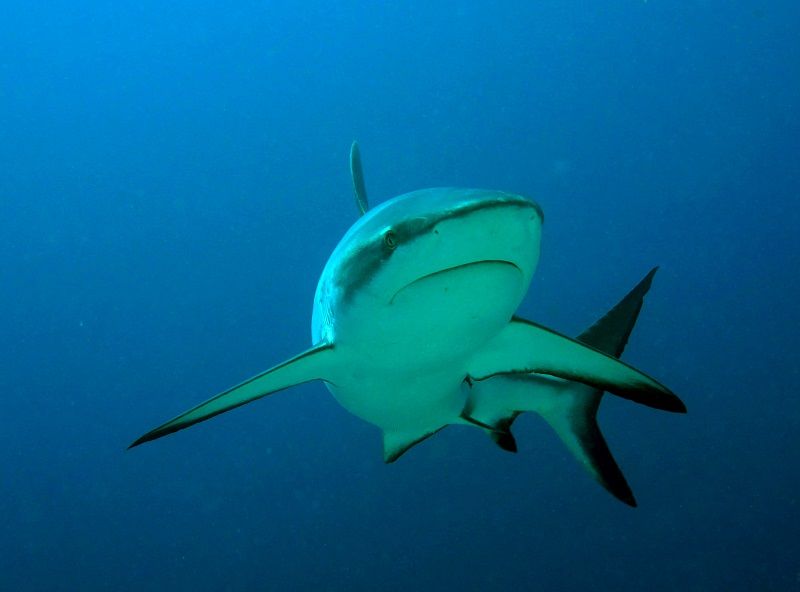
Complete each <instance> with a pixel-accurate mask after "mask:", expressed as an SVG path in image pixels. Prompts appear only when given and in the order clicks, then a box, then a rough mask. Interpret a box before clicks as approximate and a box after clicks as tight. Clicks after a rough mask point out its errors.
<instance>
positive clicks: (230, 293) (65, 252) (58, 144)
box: [0, 0, 800, 591]
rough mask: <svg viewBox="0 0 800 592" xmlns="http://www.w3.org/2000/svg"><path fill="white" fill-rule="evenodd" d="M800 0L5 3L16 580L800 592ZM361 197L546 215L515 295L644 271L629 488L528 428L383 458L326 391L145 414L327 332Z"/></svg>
mask: <svg viewBox="0 0 800 592" xmlns="http://www.w3.org/2000/svg"><path fill="white" fill-rule="evenodd" d="M799 28H800V4H798V3H797V2H794V1H778V2H763V1H760V2H756V1H743V2H723V1H721V0H720V1H713V0H710V1H697V0H687V1H684V2H666V1H663V0H649V1H640V0H635V1H634V0H630V1H610V2H598V3H590V2H579V1H576V0H565V1H564V0H562V1H542V2H523V1H520V0H516V1H513V2H512V1H509V2H503V1H500V2H488V1H471V2H463V3H449V2H399V1H394V2H355V1H347V2H328V1H321V0H306V1H305V2H302V3H300V2H288V1H274V2H267V1H260V2H245V1H242V2H238V1H237V2H187V1H185V0H181V1H178V2H170V3H165V2H154V1H152V0H145V1H141V2H136V3H130V2H101V1H99V0H92V1H86V2H81V1H78V2H64V1H61V0H59V1H57V2H48V3H24V2H17V1H14V0H12V1H7V2H4V3H3V5H2V7H0V278H2V283H1V284H0V286H1V287H0V309H1V310H2V313H1V316H0V318H1V319H2V324H1V325H0V328H1V329H2V331H0V343H2V355H0V408H1V409H2V418H1V421H2V428H0V479H2V492H0V590H85V591H92V590H166V589H171V590H231V591H238V590H447V589H458V590H527V589H538V590H555V589H558V590H644V589H647V590H653V591H666V590H681V591H685V590H691V591H695V590H798V589H800V537H799V536H798V535H800V497H799V496H800V444H799V443H798V429H799V428H800V392H799V390H798V382H799V381H800V370H799V368H800V357H799V356H798V354H797V350H798V330H799V329H800V313H799V312H798V300H799V299H800V280H798V270H799V269H800V239H798V236H799V235H800V213H799V212H798V208H799V207H800V43H798V40H797V39H798V33H797V31H798V29H799ZM353 139H358V140H359V142H360V144H361V150H362V156H363V161H364V167H365V175H366V181H367V187H368V191H369V194H370V199H371V202H372V203H373V204H376V203H379V202H381V201H383V200H385V199H388V198H390V197H392V196H394V195H397V194H400V193H404V192H406V191H410V190H414V189H418V188H423V187H429V186H437V185H454V186H468V187H486V188H496V189H505V190H509V191H514V192H518V193H522V194H525V195H528V196H530V197H532V198H534V199H536V200H537V201H538V202H539V203H540V204H541V206H542V207H543V209H544V212H545V218H546V220H545V227H544V237H543V244H542V249H543V250H542V258H541V263H540V266H539V269H538V272H537V274H536V277H535V278H534V281H533V285H532V287H531V290H530V292H529V294H528V297H527V299H526V301H525V303H524V304H523V306H522V308H521V309H520V314H522V315H523V316H526V317H528V318H533V319H535V320H537V321H539V322H542V323H544V324H546V325H548V326H551V327H553V328H556V329H558V330H560V331H563V332H566V333H569V334H573V335H574V334H577V333H579V332H580V331H582V330H583V329H584V328H586V327H587V326H588V325H590V324H591V323H593V322H594V321H595V320H596V319H597V318H598V317H599V316H601V315H602V314H603V313H605V311H606V310H607V309H608V308H610V307H611V306H612V305H613V304H614V303H616V302H617V300H618V299H619V298H621V297H622V296H623V295H624V294H625V293H626V292H627V291H628V290H629V289H630V288H632V287H633V286H634V284H635V283H636V282H637V281H638V280H639V279H640V278H641V277H642V276H643V275H644V274H645V273H646V272H647V271H648V270H649V269H650V268H651V267H652V266H654V265H660V266H661V269H660V271H659V273H658V274H657V276H656V279H655V282H654V284H653V288H652V290H651V292H650V294H649V296H648V298H647V300H646V302H645V306H644V309H643V311H642V315H641V317H640V320H639V323H638V325H637V327H636V329H635V330H634V333H633V337H632V339H631V342H630V344H629V346H628V349H627V350H626V352H625V359H626V360H627V361H628V362H630V363H632V364H634V365H636V366H637V367H640V368H642V369H643V370H645V371H646V372H648V373H651V374H652V375H654V376H656V377H657V378H658V379H660V380H662V381H663V382H664V383H665V384H667V385H669V386H670V388H672V389H673V390H674V391H675V392H676V393H678V394H679V395H680V396H681V397H682V399H683V400H684V401H685V402H686V404H687V406H688V408H689V413H688V415H685V416H682V415H673V414H669V413H662V412H658V411H654V410H652V409H649V408H646V407H642V406H639V405H634V404H632V403H630V402H628V401H624V400H619V399H617V398H616V397H610V396H608V397H605V398H604V403H603V405H602V408H601V411H600V418H599V419H600V424H601V428H602V429H603V431H604V433H605V434H606V437H607V439H608V441H609V446H610V447H611V450H612V452H613V453H614V455H615V457H616V458H617V460H618V462H619V463H620V465H621V467H622V469H623V472H624V473H625V475H626V476H627V478H628V481H629V482H630V484H631V487H632V488H633V490H634V493H635V494H636V497H637V499H638V501H639V506H640V507H639V508H638V509H635V510H634V509H631V508H629V507H627V506H625V505H623V504H621V503H619V502H618V501H617V500H615V499H614V498H613V497H611V496H610V495H608V493H606V492H605V491H604V490H603V489H602V488H601V487H599V486H598V485H597V484H596V483H595V482H593V481H592V480H591V479H590V478H589V477H587V475H586V474H585V473H584V472H583V470H582V469H581V467H580V466H578V464H577V463H576V462H575V461H574V460H573V459H572V457H571V456H570V455H569V453H568V451H567V450H566V448H565V447H564V446H563V445H562V444H561V443H560V442H559V441H558V439H557V438H556V436H555V435H554V433H552V432H551V430H550V429H549V428H548V427H547V425H546V424H544V422H542V421H541V420H540V419H539V418H537V417H535V416H533V415H530V416H527V415H526V416H523V417H522V418H520V419H519V420H518V422H517V424H516V426H515V434H516V438H517V441H518V443H519V446H520V450H519V453H518V454H516V455H511V454H506V453H504V452H503V451H501V450H500V449H498V448H497V447H495V446H494V445H492V443H491V442H490V440H489V439H488V438H487V437H486V436H485V435H483V434H481V433H480V432H479V431H477V430H475V429H471V428H466V427H450V428H448V429H446V430H444V431H443V432H441V433H439V434H438V435H436V436H435V437H434V438H431V439H430V440H428V441H426V442H424V443H423V444H420V445H419V446H417V447H416V448H414V449H413V450H412V451H410V452H409V453H408V454H407V455H406V456H404V457H403V458H402V459H401V460H400V461H398V462H397V463H396V464H394V465H384V463H383V461H382V453H381V442H380V436H379V432H378V430H377V429H376V428H374V427H372V426H370V425H368V424H366V423H364V422H362V421H360V420H359V419H357V418H355V417H353V416H351V415H349V414H348V413H347V412H345V411H344V410H343V409H342V408H340V407H339V406H338V405H337V404H336V403H335V401H334V400H333V399H332V397H331V396H330V395H329V394H328V392H327V390H326V389H325V388H324V386H323V385H322V384H320V383H311V384H307V385H303V386H299V387H296V388H293V389H290V390H287V391H285V392H282V393H280V394H277V395H275V396H273V397H269V398H266V399H264V400H262V401H259V402H257V403H254V404H252V405H249V406H247V407H246V408H242V409H240V410H236V411H234V412H231V413H229V414H226V415H224V416H221V417H219V418H216V419H214V420H213V421H210V422H208V423H205V424H202V425H199V426H196V427H194V428H192V429H190V430H187V431H184V432H181V433H179V434H176V435H173V436H170V437H168V438H165V439H163V440H159V441H157V442H154V443H151V444H148V445H145V446H142V447H140V448H136V449H135V450H131V451H126V447H127V445H128V444H130V442H131V441H133V440H134V439H135V438H136V437H138V436H140V435H141V434H142V433H144V432H145V431H147V430H149V429H150V428H152V427H154V426H156V425H158V424H160V423H161V422H163V421H164V420H166V419H169V418H171V417H172V416H174V415H175V414H177V413H179V412H181V411H183V410H185V409H187V408H188V407H191V406H193V405H194V404H196V403H199V402H200V401H203V400H205V399H206V398H208V397H209V396H211V395H213V394H215V393H216V392H219V391H220V390H222V389H224V388H227V387H228V386H230V385H232V384H235V383H237V382H239V381H241V380H242V379H244V378H246V377H248V376H251V375H253V374H255V373H257V372H260V371H262V370H264V369H265V368H267V367H269V366H271V365H273V364H275V363H277V362H279V361H282V360H283V359H285V358H287V357H289V356H291V355H294V354H295V353H297V352H299V351H301V350H303V349H305V348H306V347H308V346H309V345H310V311H311V302H312V297H313V293H314V289H315V286H316V282H317V279H318V276H319V273H320V272H321V270H322V267H323V265H324V263H325V261H326V258H327V256H328V254H329V253H330V251H331V250H332V249H333V247H334V246H335V245H336V243H337V242H338V240H339V238H340V237H341V236H342V234H343V233H344V232H345V231H346V229H347V228H348V227H349V226H350V224H352V223H353V222H354V221H355V220H356V218H357V209H356V206H355V202H354V199H353V194H352V188H351V184H350V178H349V170H348V164H347V154H348V149H349V146H350V142H351V141H352V140H353Z"/></svg>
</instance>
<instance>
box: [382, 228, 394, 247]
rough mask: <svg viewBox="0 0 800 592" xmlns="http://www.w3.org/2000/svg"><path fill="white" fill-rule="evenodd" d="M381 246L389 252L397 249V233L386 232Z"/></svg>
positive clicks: (392, 231)
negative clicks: (384, 246)
mask: <svg viewBox="0 0 800 592" xmlns="http://www.w3.org/2000/svg"><path fill="white" fill-rule="evenodd" d="M383 244H384V245H386V248H387V249H389V250H390V251H394V250H395V249H396V248H397V233H396V232H395V231H394V230H387V231H386V234H384V235H383Z"/></svg>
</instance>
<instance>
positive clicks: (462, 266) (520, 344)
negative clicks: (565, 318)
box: [130, 142, 686, 506]
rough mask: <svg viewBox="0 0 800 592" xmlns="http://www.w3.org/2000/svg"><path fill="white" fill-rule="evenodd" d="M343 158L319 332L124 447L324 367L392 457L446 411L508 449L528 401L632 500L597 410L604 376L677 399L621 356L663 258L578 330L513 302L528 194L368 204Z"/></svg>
mask: <svg viewBox="0 0 800 592" xmlns="http://www.w3.org/2000/svg"><path fill="white" fill-rule="evenodd" d="M350 172H351V178H352V183H353V191H354V194H355V198H356V205H357V207H358V210H359V212H360V214H361V216H360V217H359V218H358V219H357V220H356V222H355V223H354V224H353V225H352V226H351V228H350V229H349V230H348V231H347V232H346V233H345V235H344V237H343V238H342V239H341V240H340V242H339V243H338V245H337V246H336V247H335V248H334V250H333V252H332V253H331V255H330V257H329V259H328V261H327V263H326V264H325V266H324V268H323V271H322V274H321V276H320V278H319V282H318V284H317V289H316V293H315V295H314V301H313V311H312V315H311V336H312V346H311V347H310V348H309V349H307V350H306V351H303V352H301V353H299V354H297V355H295V356H294V357H291V358H289V359H287V360H286V361H284V362H282V363H279V364H277V365H276V366H273V367H272V368H270V369H268V370H266V371H264V372H262V373H260V374H258V375H256V376H254V377H252V378H250V379H248V380H245V381H244V382H242V383H240V384H238V385H236V386H234V387H232V388H230V389H228V390H226V391H224V392H222V393H219V394H217V395H216V396H214V397H212V398H211V399H208V400H207V401H205V402H203V403H201V404H199V405H197V406H195V407H193V408H191V409H189V410H187V411H185V412H183V413H181V414H180V415H178V416H176V417H174V418H173V419H171V420H169V421H167V422H165V423H163V424H161V425H159V426H158V427H156V428H154V429H152V430H150V431H148V432H147V433H145V434H144V435H142V436H141V437H140V438H138V439H137V440H136V441H134V442H133V443H132V444H131V446H130V448H133V447H136V446H139V445H141V444H143V443H145V442H149V441H152V440H156V439H158V438H161V437H163V436H166V435H168V434H172V433H174V432H177V431H179V430H183V429H185V428H188V427H190V426H193V425H195V424H197V423H200V422H203V421H206V420H208V419H210V418H212V417H215V416H217V415H220V414H222V413H225V412H227V411H230V410H232V409H234V408H237V407H240V406H242V405H245V404H247V403H251V402H253V401H255V400H257V399H261V398H263V397H266V396H267V395H271V394H273V393H276V392H278V391H282V390H284V389H287V388H289V387H292V386H295V385H299V384H303V383H307V382H310V381H323V383H324V384H325V385H326V387H327V388H328V390H329V391H330V392H331V394H332V395H333V397H334V398H335V399H336V401H337V402H338V403H339V404H340V405H341V406H342V407H344V408H345V409H346V410H347V411H349V412H350V413H352V414H354V415H356V416H357V417H360V418H361V419H363V420H365V421H367V422H369V423H370V424H373V425H374V426H377V427H378V428H379V429H380V430H381V432H382V434H383V457H384V461H385V462H387V463H391V462H394V461H396V460H397V459H398V458H400V456H402V455H403V454H404V453H405V452H407V451H408V450H409V449H410V448H412V447H413V446H415V445H416V444H419V443H420V442H422V441H423V440H426V439H427V438H429V437H430V436H432V435H433V434H435V433H437V432H438V431H440V430H441V429H443V428H445V427H447V426H449V425H467V426H472V427H475V428H477V429H479V430H481V431H483V432H485V433H486V434H488V435H489V436H490V438H491V439H492V440H493V441H494V442H495V443H496V444H497V445H498V446H499V447H500V448H501V449H503V450H506V451H509V452H516V451H517V444H516V440H515V438H514V436H513V435H512V432H511V426H512V424H513V422H514V421H515V419H516V418H517V417H518V416H519V415H520V414H521V413H525V412H533V413H536V414H538V415H539V416H541V417H542V418H543V419H544V420H545V421H546V422H547V423H548V424H549V425H550V426H551V427H552V428H553V429H554V430H555V432H556V434H557V435H558V436H559V438H560V439H561V440H562V441H563V442H564V443H565V445H566V446H567V448H568V449H569V451H570V452H571V453H572V454H573V455H574V456H575V458H576V459H577V460H578V461H579V462H580V464H581V465H582V466H583V467H584V468H585V469H586V471H587V472H588V473H589V474H590V475H591V476H592V477H593V478H594V479H595V480H596V481H598V482H599V483H600V484H601V485H602V486H603V487H605V489H606V490H608V491H609V492H610V493H611V494H612V495H614V496H615V497H616V498H618V499H619V500H620V501H622V502H624V503H626V504H628V505H631V506H635V505H636V500H635V498H634V496H633V493H632V491H631V489H630V487H629V485H628V484H627V482H626V480H625V477H624V476H623V474H622V472H621V470H620V469H619V466H618V465H617V463H616V461H615V460H614V458H613V456H612V455H611V453H610V451H609V449H608V446H607V444H606V442H605V439H604V437H603V435H602V433H601V432H600V430H599V427H598V425H597V421H596V415H597V410H598V408H599V405H600V401H601V398H602V396H603V395H604V393H606V392H607V393H611V394H613V395H616V396H618V397H621V398H623V399H628V400H630V401H633V402H636V403H639V404H642V405H645V406H648V407H651V408H655V409H659V410H663V411H669V412H675V413H685V412H686V407H685V405H684V403H683V402H682V401H681V399H680V398H679V397H678V396H677V395H676V394H675V393H673V392H672V391H671V390H670V389H669V388H667V387H666V386H664V385H663V384H662V383H660V382H658V381H657V380H656V379H654V378H652V377H651V376H649V375H647V374H645V373H644V372H642V371H641V370H639V369H637V368H634V367H633V366H631V365H629V364H627V363H625V362H623V361H621V360H620V359H619V357H620V355H621V354H622V352H623V350H624V348H625V345H626V344H627V341H628V339H629V336H630V334H631V331H632V329H633V326H634V324H635V323H636V320H637V318H638V315H639V312H640V310H641V308H642V303H643V299H644V296H645V295H646V294H647V292H648V290H649V288H650V285H651V282H652V279H653V276H654V274H655V271H656V270H655V269H653V270H652V271H651V272H650V273H648V274H647V276H645V278H644V279H643V280H642V281H641V282H640V283H639V284H637V286H636V287H634V289H633V290H631V292H629V293H628V294H627V295H626V296H625V297H624V298H623V299H622V300H621V301H620V302H619V303H618V304H617V305H616V306H615V307H613V308H612V309H611V310H610V311H609V312H608V313H607V314H606V315H604V316H603V317H602V318H601V319H599V320H598V321H597V322H596V323H595V324H594V325H592V326H591V327H590V328H589V329H587V330H586V331H585V332H584V333H582V334H581V335H580V336H578V338H577V339H573V338H570V337H568V336H566V335H563V334H561V333H559V332H557V331H555V330H553V329H550V328H547V327H545V326H543V325H540V324H538V323H535V322H533V321H530V320H527V319H524V318H522V317H520V316H518V315H517V309H518V308H519V306H520V304H521V302H522V299H523V297H524V296H525V295H526V293H527V291H528V288H529V285H530V283H531V279H532V277H533V275H534V272H535V271H536V267H537V265H538V261H539V254H540V243H541V231H542V224H543V221H544V215H543V212H542V209H541V207H540V206H539V205H538V204H537V203H536V202H535V201H533V200H531V199H529V198H527V197H523V196H521V195H517V194H515V193H509V192H505V191H497V190H485V189H465V188H452V187H438V188H431V189H423V190H417V191H412V192H410V193H405V194H403V195H399V196H397V197H394V198H391V199H389V200H387V201H385V202H383V203H382V204H380V205H379V206H377V207H375V208H370V207H369V202H368V199H367V193H366V185H365V182H364V174H363V170H362V159H361V155H360V150H359V147H358V144H357V143H356V142H354V143H353V144H352V146H351V150H350Z"/></svg>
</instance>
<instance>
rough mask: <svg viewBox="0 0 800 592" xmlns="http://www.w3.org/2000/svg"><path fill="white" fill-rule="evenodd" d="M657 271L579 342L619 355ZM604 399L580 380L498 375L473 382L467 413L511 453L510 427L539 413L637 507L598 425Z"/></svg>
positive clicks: (611, 486) (572, 449)
mask: <svg viewBox="0 0 800 592" xmlns="http://www.w3.org/2000/svg"><path fill="white" fill-rule="evenodd" d="M656 269H657V268H656ZM656 269H653V270H652V271H650V273H648V274H647V276H645V278H644V279H642V281H641V282H639V284H638V285H637V286H636V287H635V288H634V289H633V290H631V291H630V292H629V293H628V294H627V295H626V296H625V297H624V298H623V299H622V300H621V301H620V302H619V303H618V304H617V305H616V306H615V307H614V308H612V309H611V310H610V311H609V312H608V313H607V314H606V315H605V316H604V317H603V318H601V319H600V320H598V321H597V322H596V323H595V324H594V325H592V326H591V327H590V328H589V329H587V330H586V331H584V332H583V333H582V334H581V335H580V336H579V337H578V341H580V342H582V343H585V344H587V345H589V346H592V347H593V348H596V349H597V350H599V351H602V352H603V353H606V354H608V355H610V356H614V357H618V356H620V355H621V354H622V352H623V350H624V349H625V345H626V344H627V342H628V338H629V337H630V334H631V331H632V330H633V327H634V325H635V324H636V320H637V318H638V316H639V312H640V311H641V309H642V304H643V301H644V297H645V295H646V294H647V291H648V290H649V289H650V284H651V282H652V280H653V276H654V275H655V273H656ZM602 396H603V391H602V390H601V389H599V388H595V387H592V386H587V385H585V384H582V383H578V382H571V381H565V380H560V379H553V378H549V377H547V376H542V375H537V374H510V375H498V376H494V377H492V378H490V379H488V380H485V381H481V382H475V383H474V384H473V387H472V391H471V395H470V401H469V403H468V407H467V409H465V412H467V413H468V414H469V416H470V418H473V419H475V420H476V421H477V422H480V423H484V424H487V425H488V426H491V428H492V431H490V432H489V435H490V436H491V437H492V439H493V440H494V441H495V443H497V444H498V445H499V446H500V447H501V448H503V449H504V450H509V451H512V452H515V451H516V442H515V441H514V437H513V435H512V434H511V424H512V423H513V422H514V420H515V419H516V417H517V416H518V415H519V414H520V413H522V412H523V411H534V412H536V413H538V414H539V415H540V416H541V417H542V418H543V419H544V420H545V421H547V423H548V424H549V425H550V426H551V427H552V428H553V430H554V431H555V432H556V434H558V436H559V438H560V439H561V440H562V441H563V442H564V444H565V445H566V446H567V448H568V449H569V451H570V452H571V453H572V454H573V456H575V458H576V459H577V460H578V462H580V464H581V466H583V467H584V469H585V470H586V471H587V472H588V473H589V474H590V475H591V476H592V477H593V478H594V479H595V480H596V481H598V482H599V483H600V484H601V485H602V486H603V487H604V488H605V489H606V490H608V491H609V492H610V493H611V494H612V495H614V496H615V497H616V498H617V499H619V500H620V501H622V502H624V503H626V504H628V505H630V506H636V500H635V498H634V496H633V492H632V491H631V488H630V487H629V486H628V483H627V481H626V480H625V477H624V475H623V474H622V471H621V470H620V468H619V466H618V465H617V463H616V461H615V460H614V457H613V456H612V454H611V451H610V450H609V448H608V445H607V444H606V441H605V438H604V437H603V434H602V432H601V431H600V428H599V427H598V425H597V410H598V408H599V406H600V401H601V398H602Z"/></svg>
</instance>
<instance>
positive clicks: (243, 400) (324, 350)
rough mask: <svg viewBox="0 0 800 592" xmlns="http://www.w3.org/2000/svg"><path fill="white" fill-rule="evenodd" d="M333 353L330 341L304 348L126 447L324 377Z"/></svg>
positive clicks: (329, 367) (331, 364)
mask: <svg viewBox="0 0 800 592" xmlns="http://www.w3.org/2000/svg"><path fill="white" fill-rule="evenodd" d="M333 353H334V349H333V345H331V344H323V345H319V346H317V347H313V348H311V349H309V350H306V351H305V352H303V353H302V354H300V355H298V356H295V357H294V358H291V359H290V360H287V361H286V362H283V363H282V364H278V365H277V366H275V367H273V368H271V369H269V370H267V371H266V372H262V373H261V374H259V375H257V376H254V377H253V378H251V379H249V380H246V381H244V382H243V383H241V384H239V385H237V386H235V387H233V388H230V389H228V390H227V391H224V392H222V393H220V394H218V395H216V396H215V397H212V398H211V399H209V400H208V401H206V402H205V403H201V404H200V405H198V406H197V407H193V408H192V409H189V410H188V411H185V412H184V413H181V414H180V415H179V416H177V417H175V418H174V419H171V420H170V421H168V422H166V423H164V424H162V425H160V426H158V427H157V428H155V429H153V430H150V431H149V432H147V433H146V434H145V435H143V436H142V437H140V438H139V439H138V440H136V441H135V442H134V443H133V444H131V445H130V446H129V448H133V447H134V446H138V445H139V444H143V443H145V442H149V441H151V440H155V439H157V438H161V437H162V436H166V435H167V434H172V433H173V432H177V431H179V430H183V429H185V428H188V427H189V426H192V425H194V424H196V423H200V422H201V421H205V420H207V419H211V418H212V417H214V416H215V415H219V414H220V413H225V412H226V411H230V410H231V409H235V408H236V407H240V406H241V405H245V404H247V403H250V402H251V401H255V400H256V399H260V398H261V397H265V396H266V395H270V394H272V393H274V392H276V391H280V390H283V389H285V388H288V387H290V386H294V385H296V384H301V383H304V382H308V381H310V380H316V379H325V378H326V374H328V373H329V372H330V369H331V368H332V367H333V361H332V357H333Z"/></svg>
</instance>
